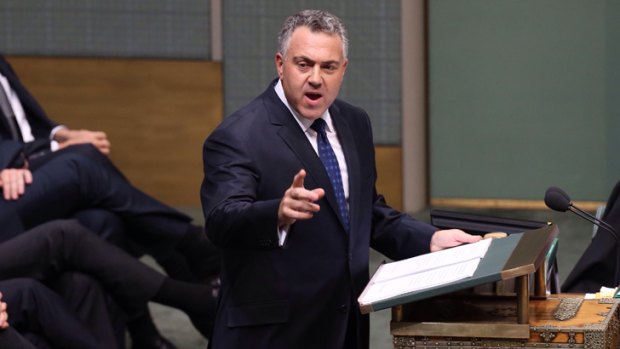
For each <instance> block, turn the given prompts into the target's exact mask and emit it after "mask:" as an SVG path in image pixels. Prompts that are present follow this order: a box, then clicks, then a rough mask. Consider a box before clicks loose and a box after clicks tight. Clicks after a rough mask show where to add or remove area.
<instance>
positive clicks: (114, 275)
mask: <svg viewBox="0 0 620 349" xmlns="http://www.w3.org/2000/svg"><path fill="white" fill-rule="evenodd" d="M74 274H76V275H77V276H76V275H74ZM67 275H69V277H68V276H67ZM86 276H87V277H86ZM24 278H28V279H24ZM30 279H33V280H30ZM35 280H36V281H35ZM89 280H90V282H89ZM92 281H96V282H95V283H94V285H93V282H92ZM59 285H60V286H59ZM98 285H100V286H98ZM98 287H100V288H101V289H102V290H105V293H106V294H107V295H109V296H110V298H111V299H112V300H113V303H114V304H115V305H116V306H118V308H119V309H121V310H122V313H123V314H124V316H125V317H126V318H127V319H128V320H131V318H132V317H134V316H140V314H141V312H143V311H144V309H145V308H146V304H147V302H148V301H154V302H158V303H161V304H163V305H167V306H171V307H175V308H178V309H180V310H182V311H184V312H186V313H187V314H188V316H189V318H190V320H191V321H192V323H193V324H194V326H195V327H196V329H197V330H198V331H199V332H200V333H201V334H202V335H203V336H204V337H205V338H207V339H208V338H209V337H210V334H211V330H212V326H213V319H214V315H215V308H216V297H217V289H216V288H214V287H212V286H207V285H202V284H195V283H187V282H182V281H177V280H173V279H170V278H167V277H165V276H164V275H162V274H160V273H158V272H156V271H155V270H153V269H151V268H149V267H148V266H146V265H145V264H143V263H141V262H140V261H138V260H136V259H135V258H133V257H131V256H129V255H128V254H127V253H125V252H124V251H122V250H121V249H119V248H117V247H115V246H113V245H111V244H109V243H107V242H105V241H103V240H101V239H99V238H97V237H96V236H95V234H93V233H92V232H89V231H88V230H87V229H86V228H85V227H83V226H82V225H80V224H79V223H78V222H77V221H76V220H58V221H53V222H49V223H46V224H43V225H40V226H38V227H36V228H34V229H32V230H29V231H27V232H24V233H22V234H20V235H18V236H16V237H15V238H12V239H10V240H8V241H6V242H4V243H2V244H0V291H2V292H4V293H5V295H6V294H7V292H9V293H10V294H11V295H13V297H10V298H7V300H6V302H7V303H8V304H9V314H10V316H11V319H14V320H15V321H16V323H14V326H15V328H17V329H22V330H23V331H24V332H25V333H27V334H28V335H27V338H28V339H31V338H35V339H34V340H33V343H35V344H37V345H36V346H37V347H46V346H45V345H43V344H41V345H40V344H39V343H47V344H48V345H49V347H52V348H91V347H92V348H98V347H99V346H98V345H99V344H102V348H124V346H123V339H122V338H120V339H119V336H118V335H117V334H116V331H115V322H116V321H113V320H111V317H110V316H111V315H115V314H110V313H107V312H106V309H107V308H102V307H105V306H106V304H103V303H104V302H106V301H105V300H104V299H103V297H102V296H101V293H102V292H100V290H99V288H98ZM48 288H49V289H53V290H55V291H57V293H58V294H62V295H63V296H64V297H65V302H59V300H58V299H60V297H59V296H58V294H56V293H54V292H52V291H50V290H49V289H48ZM65 303H66V304H65ZM74 313H75V315H73V314H74ZM65 317H66V318H67V319H65ZM31 319H38V322H37V323H34V324H33V323H32V321H30V320H31ZM12 321H13V320H12ZM65 332H66V333H65ZM130 334H131V335H132V341H133V340H134V334H133V333H131V327H130ZM92 338H95V341H94V343H96V344H97V345H96V346H91V344H88V343H90V342H91V339H92ZM133 344H134V348H141V347H142V346H136V343H133Z"/></svg>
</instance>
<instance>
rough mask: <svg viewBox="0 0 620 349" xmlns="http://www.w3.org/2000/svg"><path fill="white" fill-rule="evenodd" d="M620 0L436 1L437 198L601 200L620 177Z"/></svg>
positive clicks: (433, 135)
mask: <svg viewBox="0 0 620 349" xmlns="http://www.w3.org/2000/svg"><path fill="white" fill-rule="evenodd" d="M619 7H620V5H618V1H617V0H546V1H539V0H502V1H497V0H470V1H459V0H430V1H429V36H430V39H429V40H430V42H429V49H430V53H429V66H430V72H429V85H430V86H429V94H430V96H429V112H430V120H429V121H430V123H429V125H430V141H429V142H430V159H431V160H430V174H431V197H433V198H498V199H528V200H540V199H542V197H543V195H544V192H545V189H546V188H547V187H548V186H550V185H557V186H560V187H563V188H564V189H565V190H566V191H567V192H569V194H570V195H571V197H572V198H573V199H577V200H605V199H606V198H607V195H608V194H609V192H610V191H611V188H612V187H613V185H614V184H615V182H616V181H618V180H619V179H620V159H618V157H619V155H618V154H619V150H620V141H619V140H618V134H619V133H620V121H619V120H618V119H619V115H618V114H619V110H620V104H619V103H620V102H619V100H618V97H619V91H618V87H619V83H620V67H619V66H618V65H619V64H620V50H619V44H618V42H619V41H620V25H619V24H618V23H620V8H619Z"/></svg>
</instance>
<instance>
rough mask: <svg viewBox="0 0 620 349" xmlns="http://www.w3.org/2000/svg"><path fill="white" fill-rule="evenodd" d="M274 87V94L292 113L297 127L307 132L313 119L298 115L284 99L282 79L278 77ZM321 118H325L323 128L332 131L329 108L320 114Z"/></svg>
mask: <svg viewBox="0 0 620 349" xmlns="http://www.w3.org/2000/svg"><path fill="white" fill-rule="evenodd" d="M274 89H275V91H276V94H277V95H278V97H279V98H280V100H281V101H282V103H284V105H285V106H286V107H287V108H288V110H289V111H290V112H291V114H293V116H294V117H295V120H296V121H297V123H298V124H299V127H301V129H302V130H303V131H304V132H307V131H308V129H310V126H312V123H313V122H314V121H313V120H310V119H308V118H304V117H302V116H301V115H299V113H297V112H296V111H295V109H293V108H292V107H291V105H290V104H289V103H288V100H287V99H286V95H285V94H284V88H283V87H282V80H280V79H278V83H276V85H275V86H274ZM321 118H322V119H323V120H325V123H326V124H327V125H326V127H325V130H326V131H327V132H332V130H333V129H334V128H333V125H332V118H331V115H330V114H329V108H328V109H327V110H325V113H323V115H321Z"/></svg>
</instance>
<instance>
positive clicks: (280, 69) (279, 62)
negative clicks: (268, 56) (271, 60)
mask: <svg viewBox="0 0 620 349" xmlns="http://www.w3.org/2000/svg"><path fill="white" fill-rule="evenodd" d="M275 63H276V70H277V72H278V77H280V79H282V75H283V66H284V57H282V54H281V53H280V52H278V53H276V57H275Z"/></svg>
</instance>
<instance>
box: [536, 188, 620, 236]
mask: <svg viewBox="0 0 620 349" xmlns="http://www.w3.org/2000/svg"><path fill="white" fill-rule="evenodd" d="M545 205H547V207H549V208H550V209H552V210H554V211H559V212H566V211H571V212H572V213H574V214H576V215H577V216H579V217H581V218H583V219H585V220H586V221H588V222H590V223H592V224H594V225H596V226H598V227H600V228H603V229H605V230H607V231H608V232H609V233H611V235H612V236H613V237H614V239H616V242H617V243H618V245H619V246H620V237H619V236H618V232H617V231H616V229H614V227H612V226H611V225H609V224H607V222H604V221H602V220H600V219H598V218H596V217H594V216H593V215H591V214H589V213H588V212H586V211H584V210H582V209H580V208H579V207H577V206H575V205H573V203H572V202H571V201H570V197H569V196H568V194H566V192H565V191H564V190H562V189H560V188H558V187H549V189H547V191H546V192H545Z"/></svg>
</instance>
